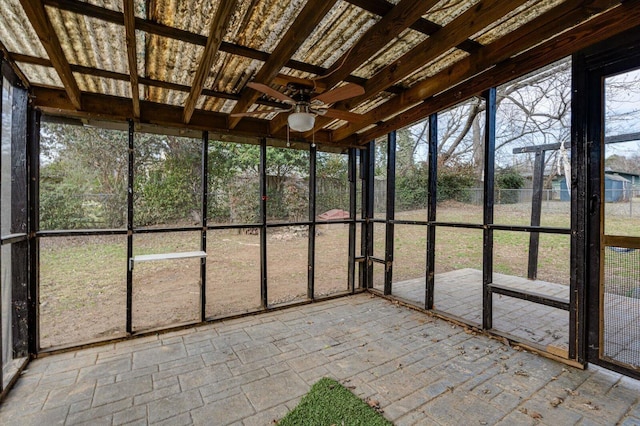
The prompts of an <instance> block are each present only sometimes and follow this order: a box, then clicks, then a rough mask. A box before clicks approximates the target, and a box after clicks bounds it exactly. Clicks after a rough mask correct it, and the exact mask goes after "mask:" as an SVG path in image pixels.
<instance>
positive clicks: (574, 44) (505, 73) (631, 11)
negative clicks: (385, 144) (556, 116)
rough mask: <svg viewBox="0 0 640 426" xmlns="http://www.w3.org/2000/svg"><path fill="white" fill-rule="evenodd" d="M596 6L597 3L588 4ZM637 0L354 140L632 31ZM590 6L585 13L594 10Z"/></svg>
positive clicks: (639, 17) (639, 16)
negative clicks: (624, 32)
mask: <svg viewBox="0 0 640 426" xmlns="http://www.w3.org/2000/svg"><path fill="white" fill-rule="evenodd" d="M592 3H597V2H592ZM639 4H640V1H638V0H633V1H628V2H624V3H622V4H621V5H619V6H617V7H614V8H612V9H610V10H608V11H606V12H604V13H601V14H599V15H596V16H595V17H593V18H592V19H589V20H587V21H585V22H583V23H582V24H580V25H578V26H576V27H574V28H572V29H570V30H568V31H566V32H565V33H563V34H561V35H556V36H555V37H553V38H551V39H550V40H547V41H545V42H544V43H542V44H540V45H539V46H537V47H535V48H533V49H530V50H527V51H526V52H524V53H522V54H520V55H518V56H515V57H513V58H509V59H507V60H505V61H503V62H502V63H500V64H498V65H497V66H495V67H493V68H491V69H488V70H485V71H484V72H482V73H480V74H478V75H476V76H475V77H473V78H471V79H469V80H467V81H465V82H464V83H463V84H460V85H458V86H456V87H452V88H450V89H448V90H446V91H444V92H442V93H440V94H438V96H436V97H434V98H429V99H426V100H425V101H423V102H422V103H420V104H418V105H416V106H415V107H413V108H411V109H409V110H407V111H405V112H403V113H402V114H399V115H397V116H395V117H393V118H391V119H390V120H388V121H386V122H384V123H380V125H378V126H377V127H376V128H374V129H371V130H369V131H367V132H365V133H363V134H362V135H359V137H358V141H359V142H360V143H365V142H366V141H369V140H372V139H374V138H376V137H379V136H381V135H384V134H386V133H388V132H389V131H391V130H393V129H398V128H401V127H404V126H407V125H409V124H411V123H415V122H416V121H419V120H422V119H424V118H425V117H427V116H429V115H430V114H433V113H434V112H437V111H440V110H442V109H445V108H448V107H451V106H453V105H455V104H456V103H457V102H458V101H459V100H462V99H467V98H469V97H471V96H474V95H477V94H479V93H481V92H482V91H484V90H486V89H487V88H489V87H491V86H497V85H500V84H504V83H507V82H509V81H511V80H513V79H514V78H517V77H520V76H522V75H525V74H527V73H529V72H532V71H534V70H536V69H538V68H540V67H543V66H544V65H546V64H548V63H550V62H553V61H557V60H560V59H562V58H564V57H566V56H568V55H571V54H573V53H575V52H577V51H579V50H581V49H584V48H586V47H588V46H590V45H592V44H594V43H598V42H600V41H604V40H606V39H607V38H609V37H612V36H614V35H616V34H619V33H621V32H623V31H626V30H629V29H631V28H634V27H636V26H637V25H638V22H640V8H639V7H638V5H639ZM593 7H595V6H593V4H592V5H591V7H589V8H587V9H586V10H585V13H593V12H594V11H595V10H597V9H593Z"/></svg>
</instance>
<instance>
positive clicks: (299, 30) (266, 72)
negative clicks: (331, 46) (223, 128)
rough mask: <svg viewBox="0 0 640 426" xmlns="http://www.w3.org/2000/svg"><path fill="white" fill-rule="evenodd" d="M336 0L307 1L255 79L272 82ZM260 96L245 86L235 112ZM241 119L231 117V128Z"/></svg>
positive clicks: (259, 81) (234, 109) (248, 105)
mask: <svg viewBox="0 0 640 426" xmlns="http://www.w3.org/2000/svg"><path fill="white" fill-rule="evenodd" d="M336 2H337V0H309V1H307V3H306V4H305V5H304V8H303V9H302V11H301V12H300V13H299V14H298V16H297V17H296V20H295V21H294V22H293V24H291V26H290V27H289V29H288V30H287V32H286V33H285V35H284V36H283V37H282V38H281V39H280V42H279V43H278V45H277V46H276V48H275V49H274V51H273V53H272V54H271V56H270V57H269V60H268V61H267V62H265V63H264V64H263V65H262V68H260V71H258V73H257V74H256V76H255V78H254V81H256V82H258V83H265V84H268V83H270V82H271V80H273V78H274V77H275V76H276V75H278V73H279V72H280V69H282V67H283V66H284V65H285V64H286V63H287V61H288V60H289V59H291V56H293V54H294V53H296V50H298V48H299V47H300V46H301V45H302V43H304V42H305V40H306V39H307V37H309V35H310V34H311V33H312V32H313V30H314V29H315V27H316V26H317V25H318V24H319V23H320V21H321V20H322V18H324V16H325V15H326V14H327V13H329V11H330V10H331V8H332V7H333V5H334V4H335V3H336ZM259 97H260V93H259V92H258V91H256V90H253V89H251V88H245V91H244V94H243V95H242V96H241V98H240V100H239V101H238V103H237V104H236V105H235V107H234V108H233V113H239V112H245V111H246V110H247V108H249V107H250V106H251V104H253V103H254V102H255V101H256V100H257V99H258V98H259ZM239 121H240V118H239V117H231V118H230V119H229V128H230V129H233V128H234V127H235V126H236V125H237V124H238V122H239Z"/></svg>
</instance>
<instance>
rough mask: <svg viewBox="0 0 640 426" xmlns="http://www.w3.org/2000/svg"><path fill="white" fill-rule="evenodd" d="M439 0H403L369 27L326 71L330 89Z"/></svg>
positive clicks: (326, 80)
mask: <svg viewBox="0 0 640 426" xmlns="http://www.w3.org/2000/svg"><path fill="white" fill-rule="evenodd" d="M438 1H439V0H426V1H425V0H402V1H400V3H398V4H397V5H395V6H394V7H393V8H391V10H390V11H389V12H388V13H387V14H385V15H384V16H383V17H382V19H380V20H379V21H378V22H376V23H375V24H374V25H373V26H372V27H371V28H369V29H368V30H367V31H366V32H365V33H364V34H363V35H362V36H361V37H360V39H358V41H357V42H356V43H355V44H354V45H353V46H352V47H351V48H350V49H349V50H348V51H346V52H345V53H344V54H343V55H342V56H341V57H340V59H338V60H337V61H335V62H334V63H333V65H332V66H331V67H330V68H329V69H328V70H327V75H328V77H327V78H326V79H323V80H325V82H326V84H327V87H329V88H331V87H333V86H335V85H336V84H337V83H339V82H340V81H342V80H344V79H345V78H346V77H347V76H348V75H349V74H351V72H352V71H353V70H355V69H357V68H358V67H359V66H360V65H362V64H363V63H365V62H366V61H367V60H368V59H369V58H371V57H372V56H373V55H374V54H375V53H376V52H377V51H379V50H380V49H382V48H383V47H384V46H386V45H387V44H388V43H389V42H390V41H391V40H393V39H394V38H395V37H397V36H398V35H399V34H400V33H401V32H402V31H404V30H405V29H407V28H408V27H409V26H411V24H413V23H414V22H416V21H417V20H418V19H420V17H421V16H422V15H423V14H424V13H425V12H426V11H427V10H429V9H430V8H432V7H433V6H434V5H435V4H436V3H438Z"/></svg>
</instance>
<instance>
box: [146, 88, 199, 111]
mask: <svg viewBox="0 0 640 426" xmlns="http://www.w3.org/2000/svg"><path fill="white" fill-rule="evenodd" d="M147 89H148V90H146V92H147V96H146V100H148V101H151V102H158V103H163V104H168V105H176V106H184V102H185V101H186V99H187V96H189V93H188V92H181V91H178V90H170V89H161V88H159V87H151V86H147Z"/></svg>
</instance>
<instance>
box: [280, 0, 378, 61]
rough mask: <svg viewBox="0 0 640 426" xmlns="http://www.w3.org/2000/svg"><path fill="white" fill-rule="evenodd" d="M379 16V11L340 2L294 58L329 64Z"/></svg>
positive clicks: (339, 56) (348, 47) (338, 57)
mask: <svg viewBox="0 0 640 426" xmlns="http://www.w3.org/2000/svg"><path fill="white" fill-rule="evenodd" d="M379 20H380V17H379V16H378V15H373V14H371V13H369V12H366V11H363V10H362V9H360V8H359V7H356V6H353V5H351V4H349V3H346V2H344V1H340V2H337V3H336V4H335V6H334V7H333V8H332V9H331V11H329V13H328V14H327V15H326V16H325V17H324V19H323V20H322V21H321V23H320V25H319V26H318V27H316V29H315V30H314V31H313V33H312V34H311V36H310V37H309V38H308V39H307V40H306V41H305V42H304V43H303V44H302V46H300V48H299V49H298V51H297V52H296V53H295V55H293V59H295V60H298V61H303V62H308V63H310V64H313V65H317V66H321V67H324V68H329V67H330V66H331V65H333V63H334V62H335V61H337V60H338V59H340V58H341V57H342V55H343V54H344V53H345V52H347V51H348V50H349V49H350V48H351V47H352V46H353V45H354V44H355V43H356V42H357V41H358V40H359V38H360V36H362V34H364V33H365V32H366V31H367V30H368V29H369V28H371V27H372V26H373V25H374V24H375V23H376V22H378V21H379Z"/></svg>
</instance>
